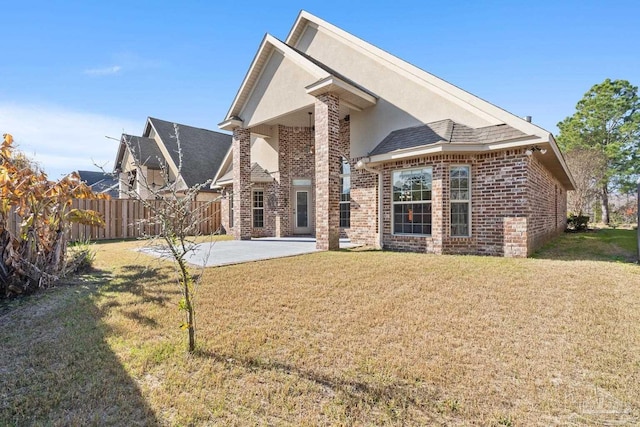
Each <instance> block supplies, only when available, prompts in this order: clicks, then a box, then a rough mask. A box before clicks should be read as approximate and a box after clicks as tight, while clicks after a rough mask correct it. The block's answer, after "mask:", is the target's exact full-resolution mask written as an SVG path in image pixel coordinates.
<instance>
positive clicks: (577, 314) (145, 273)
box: [0, 230, 640, 426]
mask: <svg viewBox="0 0 640 427" xmlns="http://www.w3.org/2000/svg"><path fill="white" fill-rule="evenodd" d="M635 233H636V232H635V231H633V230H601V231H598V232H591V233H587V234H566V235H563V236H562V237H561V238H559V239H558V240H556V241H554V242H552V243H550V244H549V245H548V246H547V247H546V248H544V249H543V250H541V251H539V252H538V253H537V254H536V257H535V258H532V259H503V258H492V257H475V256H430V255H419V254H406V253H404V254H401V253H393V252H380V251H340V252H326V253H316V254H311V255H304V256H299V257H294V258H285V259H279V260H271V261H262V262H255V263H249V264H243V265H235V266H228V267H220V268H211V269H207V270H206V271H204V273H203V281H202V285H201V286H200V287H199V291H198V296H197V303H198V305H197V307H196V309H197V313H198V332H197V334H198V337H197V339H198V352H197V353H196V354H195V355H191V356H188V355H186V354H185V351H184V349H185V346H186V343H185V336H184V334H183V332H182V331H181V330H180V329H179V324H180V320H181V319H180V313H179V312H178V310H177V301H178V297H179V295H178V287H177V285H176V284H175V278H174V269H173V267H172V266H171V265H169V264H165V263H162V262H159V261H156V260H152V259H151V258H148V257H146V256H144V255H141V254H139V253H136V252H134V251H132V249H133V248H135V247H136V246H137V245H139V242H122V243H116V242H112V243H104V244H100V245H97V246H96V249H97V251H98V253H97V257H96V262H95V268H96V270H95V271H94V272H93V273H92V274H89V275H86V276H83V277H82V278H81V279H79V280H76V281H75V282H74V283H72V284H70V285H68V286H61V287H59V288H57V289H53V290H49V291H46V292H43V293H42V294H39V295H36V296H33V297H30V298H26V299H22V300H17V301H12V302H10V303H7V302H4V303H1V304H2V306H0V360H2V364H1V365H0V425H7V424H8V425H31V424H36V425H61V426H62V425H65V426H66V425H88V424H89V425H156V424H161V425H202V424H205V425H211V424H213V425H218V424H219V425H296V426H297V425H319V424H320V425H434V424H435V425H514V426H516V425H637V424H638V423H639V422H640V328H639V327H638V325H640V310H639V309H638V307H640V267H639V266H638V265H637V264H634V263H632V262H629V261H630V260H631V259H633V257H634V253H635V247H634V244H635Z"/></svg>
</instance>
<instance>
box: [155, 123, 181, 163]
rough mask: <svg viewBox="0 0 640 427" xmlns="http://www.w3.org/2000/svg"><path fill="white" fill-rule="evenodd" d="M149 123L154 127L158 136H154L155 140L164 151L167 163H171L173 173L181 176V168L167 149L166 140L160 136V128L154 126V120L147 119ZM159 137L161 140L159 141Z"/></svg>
mask: <svg viewBox="0 0 640 427" xmlns="http://www.w3.org/2000/svg"><path fill="white" fill-rule="evenodd" d="M147 123H148V124H149V126H150V127H151V128H153V130H154V131H155V133H156V138H157V139H156V138H153V140H154V141H155V142H156V144H157V145H158V148H159V149H160V152H161V153H162V157H164V161H165V162H166V164H167V165H169V168H171V170H172V172H173V174H174V175H175V176H179V175H180V174H179V170H178V165H176V164H175V163H174V161H173V159H172V158H171V155H170V154H169V150H168V149H167V146H166V145H165V143H164V141H163V140H162V137H161V136H160V134H159V133H158V129H156V128H155V126H153V122H151V120H150V119H147ZM158 139H159V140H160V141H158Z"/></svg>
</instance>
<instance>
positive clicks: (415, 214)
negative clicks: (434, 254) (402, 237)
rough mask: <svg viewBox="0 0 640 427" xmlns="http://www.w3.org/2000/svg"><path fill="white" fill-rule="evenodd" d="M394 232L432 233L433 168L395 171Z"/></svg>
mask: <svg viewBox="0 0 640 427" xmlns="http://www.w3.org/2000/svg"><path fill="white" fill-rule="evenodd" d="M392 179H393V182H392V184H393V233H394V234H431V181H432V169H431V168H430V167H427V168H421V169H409V170H401V171H395V172H393V176H392Z"/></svg>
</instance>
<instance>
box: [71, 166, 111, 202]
mask: <svg viewBox="0 0 640 427" xmlns="http://www.w3.org/2000/svg"><path fill="white" fill-rule="evenodd" d="M78 175H79V176H80V180H81V181H82V182H84V183H85V184H86V185H88V186H89V187H91V189H92V190H93V191H94V193H103V194H108V195H109V196H111V198H112V199H117V198H118V194H119V190H118V186H119V182H118V179H116V178H115V177H114V176H113V175H112V174H110V173H105V172H101V171H78Z"/></svg>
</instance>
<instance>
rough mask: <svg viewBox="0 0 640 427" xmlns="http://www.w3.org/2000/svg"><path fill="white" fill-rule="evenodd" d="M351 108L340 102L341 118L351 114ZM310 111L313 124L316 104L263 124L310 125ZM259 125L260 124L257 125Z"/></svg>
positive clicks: (312, 123)
mask: <svg viewBox="0 0 640 427" xmlns="http://www.w3.org/2000/svg"><path fill="white" fill-rule="evenodd" d="M350 111H351V108H349V104H348V103H345V102H340V119H344V117H345V116H347V115H349V114H350ZM309 113H312V114H311V125H312V126H313V125H314V124H315V106H314V105H313V104H312V105H308V106H306V107H304V108H301V109H299V110H296V111H291V112H289V113H287V114H284V115H282V116H279V117H274V118H273V119H270V120H268V121H266V122H265V123H263V125H267V126H275V125H282V126H290V127H308V126H309ZM256 127H259V126H256Z"/></svg>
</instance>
